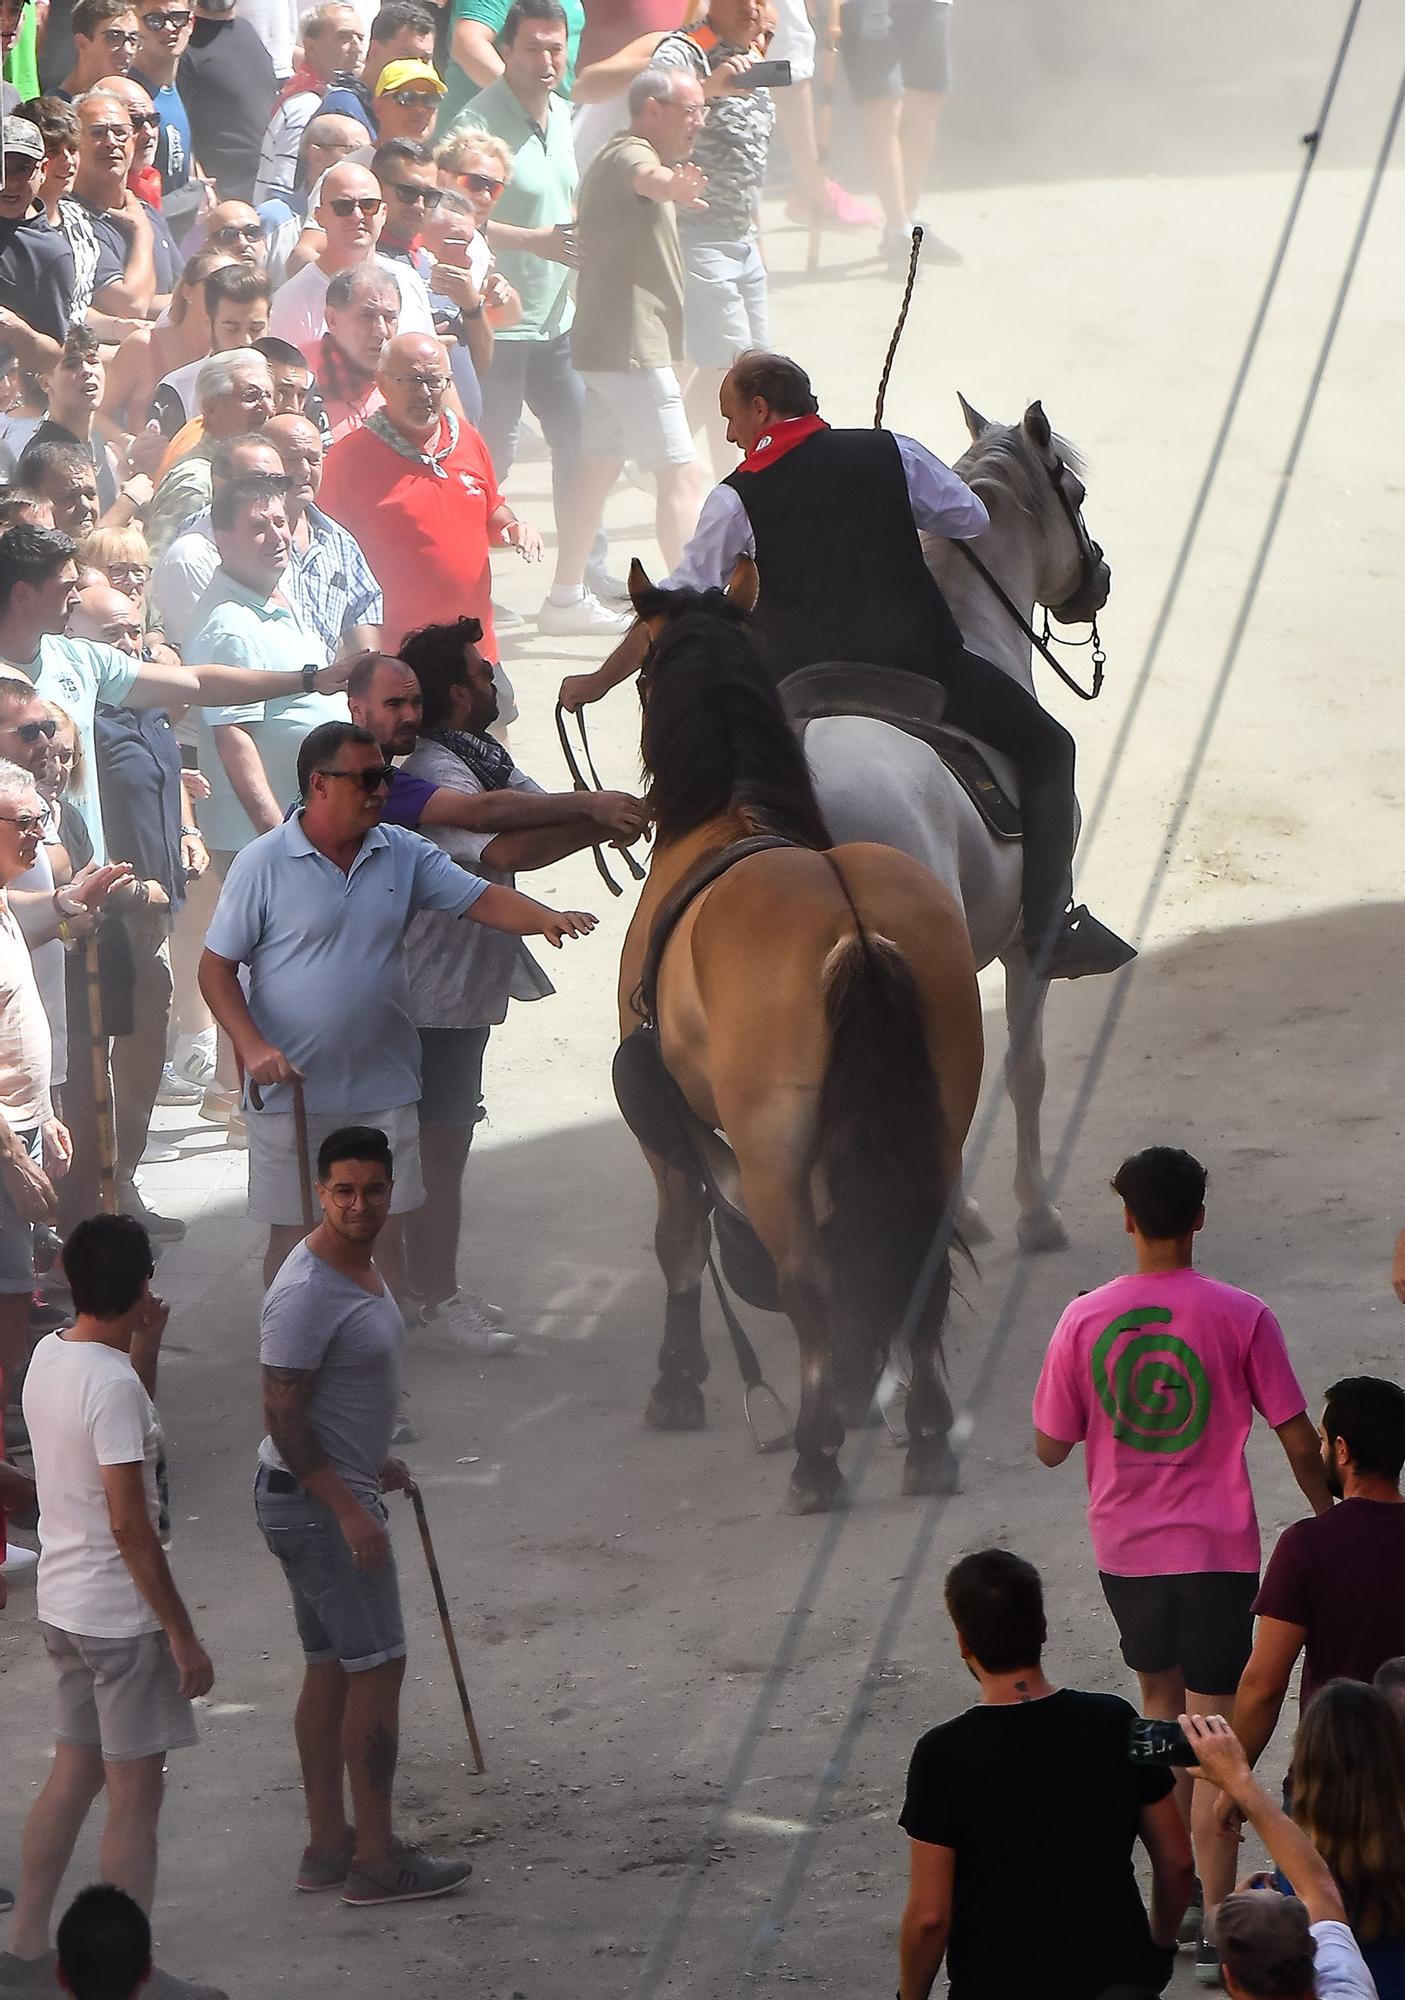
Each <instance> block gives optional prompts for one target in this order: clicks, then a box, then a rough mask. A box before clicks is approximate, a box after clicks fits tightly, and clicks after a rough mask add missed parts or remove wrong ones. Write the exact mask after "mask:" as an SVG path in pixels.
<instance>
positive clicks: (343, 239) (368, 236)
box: [316, 160, 385, 275]
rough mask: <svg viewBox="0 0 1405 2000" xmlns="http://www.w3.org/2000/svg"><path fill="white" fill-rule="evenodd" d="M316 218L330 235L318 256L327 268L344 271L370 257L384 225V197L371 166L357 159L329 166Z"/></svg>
mask: <svg viewBox="0 0 1405 2000" xmlns="http://www.w3.org/2000/svg"><path fill="white" fill-rule="evenodd" d="M316 219H317V224H318V227H319V228H320V229H321V231H322V234H323V235H324V236H325V237H326V239H327V244H326V248H325V249H324V250H323V252H322V255H321V256H320V257H319V258H318V260H317V262H318V264H319V266H320V268H321V269H322V270H323V271H324V272H326V273H328V274H329V275H330V274H331V273H332V272H335V271H344V270H345V269H346V267H347V265H348V264H359V263H362V262H363V261H364V260H365V259H366V258H367V257H369V256H370V255H371V253H372V251H373V250H374V249H375V247H376V242H377V239H378V238H379V236H380V233H381V230H382V229H383V227H384V226H385V201H384V199H383V197H382V195H381V191H380V183H379V182H378V181H377V179H376V177H375V175H374V174H373V173H372V172H371V170H370V168H369V167H362V166H358V165H357V163H356V162H355V161H354V160H339V161H338V162H337V164H336V166H334V167H329V168H328V169H327V171H326V173H325V174H324V175H323V176H322V186H321V189H320V191H319V193H318V197H317V217H316Z"/></svg>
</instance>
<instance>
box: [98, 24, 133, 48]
mask: <svg viewBox="0 0 1405 2000" xmlns="http://www.w3.org/2000/svg"><path fill="white" fill-rule="evenodd" d="M102 38H103V40H104V41H105V42H106V43H107V46H108V47H109V48H110V49H125V48H132V49H134V48H135V47H136V45H137V43H138V42H139V41H140V40H141V36H140V35H139V34H138V33H137V31H136V29H135V28H104V29H103V31H102Z"/></svg>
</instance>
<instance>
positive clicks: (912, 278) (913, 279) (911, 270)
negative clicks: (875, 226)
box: [873, 222, 922, 431]
mask: <svg viewBox="0 0 1405 2000" xmlns="http://www.w3.org/2000/svg"><path fill="white" fill-rule="evenodd" d="M921 255H922V224H921V223H920V222H914V223H913V225H912V255H911V257H910V258H909V259H908V265H907V284H906V285H905V287H904V288H903V302H902V308H901V310H900V311H899V313H898V323H897V325H896V326H895V327H894V328H893V337H892V339H891V340H890V341H889V342H888V352H887V355H886V357H885V359H884V362H883V373H882V375H881V376H880V377H879V379H878V401H877V402H876V403H875V404H874V406H873V428H874V429H875V430H876V431H880V430H882V428H883V405H884V403H885V402H886V401H887V399H888V377H889V376H890V375H891V374H892V372H893V363H894V361H895V360H896V359H897V353H898V342H899V341H900V340H901V339H902V337H903V328H904V326H906V324H907V309H908V307H909V306H910V305H911V304H912V288H913V286H914V285H915V284H916V283H917V260H918V258H919V257H920V256H921Z"/></svg>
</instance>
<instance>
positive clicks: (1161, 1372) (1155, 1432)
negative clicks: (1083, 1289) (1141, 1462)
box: [1092, 1306, 1211, 1452]
mask: <svg viewBox="0 0 1405 2000" xmlns="http://www.w3.org/2000/svg"><path fill="white" fill-rule="evenodd" d="M1170 1321H1171V1315H1170V1313H1169V1312H1167V1310H1166V1308H1165V1307H1164V1306H1138V1307H1137V1308H1136V1309H1135V1311H1133V1312H1128V1313H1123V1314H1122V1315H1121V1316H1120V1317H1119V1318H1118V1319H1115V1320H1114V1321H1113V1322H1112V1324H1111V1326H1109V1327H1108V1328H1107V1329H1106V1331H1105V1332H1104V1333H1103V1335H1102V1337H1101V1338H1100V1339H1099V1341H1098V1343H1097V1346H1096V1347H1095V1348H1094V1349H1093V1355H1092V1368H1093V1388H1094V1389H1095V1390H1096V1392H1097V1397H1098V1401H1099V1402H1100V1403H1101V1404H1102V1406H1103V1408H1104V1409H1105V1410H1106V1411H1107V1413H1108V1415H1109V1416H1110V1417H1111V1418H1112V1435H1113V1437H1114V1438H1115V1439H1116V1440H1117V1442H1118V1443H1119V1444H1129V1445H1131V1446H1132V1448H1133V1450H1135V1451H1151V1452H1178V1451H1188V1450H1189V1449H1190V1447H1191V1446H1192V1445H1193V1444H1195V1443H1196V1442H1197V1441H1198V1440H1199V1438H1200V1437H1201V1435H1202V1434H1203V1432H1204V1429H1205V1426H1206V1424H1207V1423H1208V1422H1209V1421H1210V1403H1211V1394H1210V1378H1209V1376H1208V1375H1207V1374H1206V1373H1205V1369H1204V1367H1203V1365H1202V1364H1201V1360H1200V1356H1199V1355H1198V1354H1197V1353H1196V1352H1195V1349H1194V1348H1193V1347H1189V1346H1187V1344H1186V1342H1185V1341H1183V1340H1181V1339H1180V1338H1179V1337H1178V1336H1177V1335H1176V1334H1173V1333H1144V1334H1142V1335H1141V1336H1140V1337H1139V1338H1138V1339H1136V1340H1129V1341H1128V1342H1127V1345H1126V1346H1125V1347H1124V1348H1123V1349H1122V1351H1121V1353H1120V1354H1119V1355H1118V1356H1117V1359H1116V1360H1115V1361H1113V1360H1112V1358H1111V1357H1112V1350H1113V1348H1114V1347H1116V1345H1117V1343H1118V1341H1119V1340H1120V1339H1121V1338H1122V1336H1123V1334H1124V1333H1134V1332H1135V1331H1136V1329H1137V1328H1138V1327H1141V1326H1168V1325H1169V1324H1170Z"/></svg>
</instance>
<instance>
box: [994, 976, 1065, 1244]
mask: <svg viewBox="0 0 1405 2000" xmlns="http://www.w3.org/2000/svg"><path fill="white" fill-rule="evenodd" d="M1000 957H1001V963H1002V964H1003V965H1004V967H1005V1025H1006V1028H1007V1029H1008V1031H1009V1037H1010V1049H1009V1054H1008V1055H1007V1056H1006V1058H1005V1087H1006V1089H1007V1090H1008V1091H1009V1093H1010V1102H1011V1103H1012V1104H1013V1105H1014V1107H1015V1200H1016V1201H1017V1203H1018V1204H1019V1211H1020V1213H1019V1221H1018V1223H1017V1224H1016V1230H1015V1234H1016V1238H1017V1240H1018V1242H1019V1246H1020V1248H1021V1250H1027V1251H1037V1250H1066V1249H1067V1248H1068V1231H1067V1230H1066V1229H1065V1228H1064V1221H1063V1217H1062V1216H1061V1215H1060V1214H1059V1211H1058V1210H1057V1209H1056V1208H1055V1206H1054V1204H1053V1202H1052V1201H1051V1200H1050V1199H1049V1183H1048V1181H1047V1180H1046V1179H1045V1178H1044V1148H1043V1138H1042V1133H1041V1127H1040V1113H1041V1111H1042V1109H1043V1105H1044V1081H1045V1069H1044V1002H1045V999H1046V998H1047V997H1048V992H1049V984H1048V981H1047V980H1037V979H1036V978H1035V977H1034V973H1033V971H1032V969H1031V967H1030V963H1029V958H1028V956H1027V954H1026V953H1025V951H1024V949H1023V947H1022V946H1019V945H1012V946H1011V947H1010V948H1009V950H1008V951H1004V952H1002V953H1001V954H1000Z"/></svg>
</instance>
